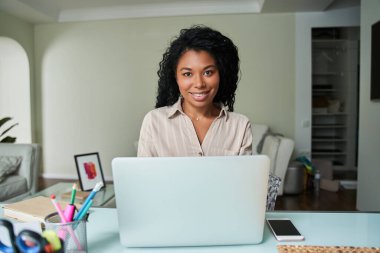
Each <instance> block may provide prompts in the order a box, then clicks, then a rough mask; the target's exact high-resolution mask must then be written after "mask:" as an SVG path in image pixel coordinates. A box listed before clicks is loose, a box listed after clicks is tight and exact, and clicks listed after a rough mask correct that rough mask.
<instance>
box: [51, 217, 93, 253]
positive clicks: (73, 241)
mask: <svg viewBox="0 0 380 253" xmlns="http://www.w3.org/2000/svg"><path fill="white" fill-rule="evenodd" d="M86 222H87V220H86V217H85V218H84V219H82V220H77V221H72V222H67V223H62V222H61V219H60V217H59V215H58V213H52V214H49V215H48V216H46V217H45V229H46V230H53V231H55V232H56V233H57V234H58V236H59V237H60V238H61V239H62V240H63V241H64V248H65V252H73V253H74V252H76V253H79V252H87V233H86Z"/></svg>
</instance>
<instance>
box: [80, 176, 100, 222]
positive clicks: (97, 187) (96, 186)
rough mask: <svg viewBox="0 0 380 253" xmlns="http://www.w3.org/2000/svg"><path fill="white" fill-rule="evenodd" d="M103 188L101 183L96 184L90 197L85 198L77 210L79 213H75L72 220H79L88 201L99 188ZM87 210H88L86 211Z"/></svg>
mask: <svg viewBox="0 0 380 253" xmlns="http://www.w3.org/2000/svg"><path fill="white" fill-rule="evenodd" d="M102 187H103V182H98V183H96V185H95V187H94V189H92V191H91V193H90V195H88V197H87V198H86V200H85V201H84V203H83V205H82V207H81V208H80V209H79V211H78V212H77V214H76V215H75V217H74V220H79V217H81V216H82V217H83V214H82V213H83V212H84V210H85V209H86V208H87V205H88V204H89V203H90V201H91V200H92V199H93V198H94V197H95V195H96V193H97V192H98V191H99V190H100V188H102ZM87 210H88V209H87Z"/></svg>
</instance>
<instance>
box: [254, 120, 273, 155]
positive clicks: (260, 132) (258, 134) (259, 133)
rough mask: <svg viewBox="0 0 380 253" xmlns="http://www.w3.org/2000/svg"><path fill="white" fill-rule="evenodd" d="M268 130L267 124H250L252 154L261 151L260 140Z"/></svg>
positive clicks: (261, 140)
mask: <svg viewBox="0 0 380 253" xmlns="http://www.w3.org/2000/svg"><path fill="white" fill-rule="evenodd" d="M268 131H269V127H268V126H267V125H263V124H256V123H254V124H252V152H253V154H254V155H255V154H260V153H261V148H262V144H263V143H262V142H263V141H264V137H265V135H266V134H267V133H268Z"/></svg>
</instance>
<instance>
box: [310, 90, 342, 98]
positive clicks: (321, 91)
mask: <svg viewBox="0 0 380 253" xmlns="http://www.w3.org/2000/svg"><path fill="white" fill-rule="evenodd" d="M316 92H318V93H326V92H328V93H330V92H337V90H336V89H313V93H316ZM313 96H314V94H313Z"/></svg>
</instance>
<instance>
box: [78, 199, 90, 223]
mask: <svg viewBox="0 0 380 253" xmlns="http://www.w3.org/2000/svg"><path fill="white" fill-rule="evenodd" d="M92 203H93V201H92V200H90V202H88V205H86V207H85V208H84V209H83V212H82V213H81V214H80V215H79V217H78V220H81V219H83V217H84V216H86V214H87V211H88V210H89V209H90V207H91V206H92Z"/></svg>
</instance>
